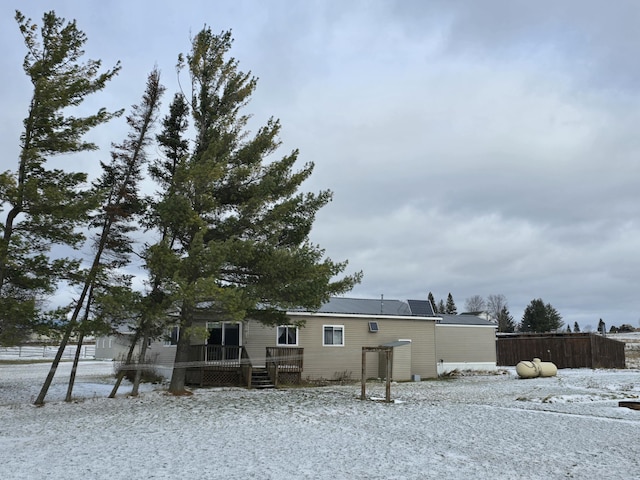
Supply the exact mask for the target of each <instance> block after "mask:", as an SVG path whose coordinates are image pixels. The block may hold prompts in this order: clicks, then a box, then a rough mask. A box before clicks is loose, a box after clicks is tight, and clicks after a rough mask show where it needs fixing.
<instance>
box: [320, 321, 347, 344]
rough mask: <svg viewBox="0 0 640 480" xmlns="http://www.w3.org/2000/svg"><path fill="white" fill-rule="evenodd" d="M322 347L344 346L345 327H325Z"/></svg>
mask: <svg viewBox="0 0 640 480" xmlns="http://www.w3.org/2000/svg"><path fill="white" fill-rule="evenodd" d="M322 329H323V336H322V345H323V346H338V347H342V346H344V326H343V325H324V326H323V327H322Z"/></svg>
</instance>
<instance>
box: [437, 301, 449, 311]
mask: <svg viewBox="0 0 640 480" xmlns="http://www.w3.org/2000/svg"><path fill="white" fill-rule="evenodd" d="M438 313H447V307H445V306H444V301H443V300H442V299H440V301H439V302H438Z"/></svg>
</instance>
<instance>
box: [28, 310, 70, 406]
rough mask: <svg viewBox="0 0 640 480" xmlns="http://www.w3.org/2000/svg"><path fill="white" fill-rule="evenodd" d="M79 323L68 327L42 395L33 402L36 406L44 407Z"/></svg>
mask: <svg viewBox="0 0 640 480" xmlns="http://www.w3.org/2000/svg"><path fill="white" fill-rule="evenodd" d="M76 324H77V322H75V321H73V320H72V321H70V322H69V324H68V325H67V329H66V331H65V332H64V335H63V336H62V340H61V341H60V346H59V347H58V351H57V352H56V356H55V358H54V359H53V362H51V368H49V373H48V374H47V378H46V379H45V381H44V384H43V385H42V388H41V389H40V393H39V394H38V398H36V401H35V402H33V404H34V405H37V406H42V405H44V398H45V397H46V396H47V392H48V391H49V387H50V386H51V382H53V377H54V376H55V374H56V370H57V369H58V365H59V364H60V360H61V359H62V354H63V353H64V349H65V348H66V347H67V343H69V338H70V337H71V333H72V332H73V329H74V327H75V326H76Z"/></svg>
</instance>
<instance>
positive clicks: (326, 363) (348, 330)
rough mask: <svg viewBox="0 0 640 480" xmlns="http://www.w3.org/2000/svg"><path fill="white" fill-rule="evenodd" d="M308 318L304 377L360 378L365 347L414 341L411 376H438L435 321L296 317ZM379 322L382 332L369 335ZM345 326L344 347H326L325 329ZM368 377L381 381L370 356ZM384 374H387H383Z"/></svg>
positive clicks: (375, 361) (303, 335) (301, 334)
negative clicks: (363, 348) (370, 329)
mask: <svg viewBox="0 0 640 480" xmlns="http://www.w3.org/2000/svg"><path fill="white" fill-rule="evenodd" d="M295 319H296V320H299V319H305V320H306V326H305V327H304V328H301V329H300V330H299V346H301V347H303V348H304V371H303V378H305V379H306V378H309V379H319V378H325V379H333V378H336V377H341V376H345V375H347V376H350V377H351V378H352V379H354V380H358V379H360V376H361V372H362V347H363V346H366V347H376V346H379V345H382V344H385V343H388V342H394V341H397V340H398V339H401V338H402V339H411V340H412V341H413V343H412V345H411V350H410V355H411V374H417V375H421V376H423V377H425V378H429V377H435V376H437V371H436V357H435V345H434V338H435V335H434V331H435V328H434V327H435V323H434V321H433V320H427V319H416V320H413V319H412V320H403V319H385V318H375V319H374V318H367V317H363V318H345V317H337V316H326V317H325V316H321V315H316V316H308V317H299V316H296V317H295ZM372 320H375V321H377V322H378V327H379V331H378V332H377V333H372V332H369V323H368V322H369V321H372ZM324 325H343V326H344V346H323V345H322V343H323V335H324V331H323V326H324ZM367 355H368V357H367V376H368V377H373V378H377V377H380V376H381V373H380V372H378V368H377V364H378V359H377V358H376V357H375V354H373V353H371V354H367ZM382 374H383V373H382Z"/></svg>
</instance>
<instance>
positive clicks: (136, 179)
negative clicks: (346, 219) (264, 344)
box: [0, 11, 362, 404]
mask: <svg viewBox="0 0 640 480" xmlns="http://www.w3.org/2000/svg"><path fill="white" fill-rule="evenodd" d="M15 19H16V22H17V24H18V28H19V30H20V32H21V33H22V36H23V39H24V44H25V46H26V55H25V58H24V62H23V68H24V71H25V73H26V75H27V77H28V79H29V81H30V83H31V86H32V96H31V99H30V102H29V106H28V110H27V114H26V117H25V118H24V120H23V130H22V133H21V135H20V139H19V142H20V143H19V146H20V148H19V157H18V158H17V162H16V167H15V169H14V170H9V171H5V172H3V173H1V174H0V197H1V199H2V212H1V213H2V215H3V219H2V224H1V226H0V229H1V230H0V344H2V345H10V344H16V343H19V342H20V341H22V340H23V339H25V338H26V337H27V336H28V335H30V334H31V333H32V332H37V333H42V334H46V335H50V336H51V335H54V334H57V335H59V337H60V341H61V345H60V350H59V352H58V355H57V356H56V358H55V359H54V362H53V363H52V366H51V370H50V372H49V375H48V376H47V379H46V380H45V382H44V385H43V387H42V390H41V392H40V394H39V396H38V398H37V399H36V402H35V403H36V404H42V403H43V402H44V399H45V396H46V394H47V391H48V388H49V385H50V384H51V381H52V379H53V376H54V375H55V372H56V368H57V365H58V363H59V361H60V358H61V354H62V351H63V350H64V347H65V345H66V344H67V342H68V341H69V339H70V338H71V337H72V336H77V337H78V340H79V342H80V343H81V342H82V340H83V337H84V336H86V335H89V334H91V335H97V334H105V333H109V332H112V331H113V330H114V329H115V328H117V327H118V325H121V324H127V325H129V326H130V328H131V329H132V330H133V333H134V343H136V342H137V341H138V340H144V341H142V342H141V345H143V346H146V345H147V343H148V340H150V339H153V338H160V337H161V336H162V335H163V334H164V332H165V331H166V329H167V327H168V326H169V325H178V326H179V327H180V329H181V332H182V335H181V336H180V340H179V342H178V348H177V354H176V362H175V365H176V366H175V368H174V371H173V375H172V378H171V385H170V391H171V392H173V393H181V392H182V391H183V390H184V382H185V371H186V370H185V367H184V365H185V364H186V361H187V360H188V358H187V356H188V352H187V348H188V346H189V338H190V336H193V335H196V334H197V333H198V330H197V328H196V327H195V323H194V318H195V316H196V314H197V312H198V310H200V309H201V308H202V306H203V305H205V304H206V307H207V311H208V312H210V314H211V315H213V316H215V318H217V319H219V320H220V321H242V320H244V319H245V318H253V319H256V320H259V321H261V322H263V323H265V324H278V323H281V322H282V321H284V312H285V311H286V310H287V309H290V308H293V307H296V308H300V307H302V308H307V309H310V310H313V309H317V308H319V307H320V305H321V304H322V303H324V302H326V301H327V300H328V299H329V297H330V296H332V295H336V294H341V293H345V292H347V291H349V290H351V289H352V288H353V286H354V285H355V284H357V283H358V282H360V280H361V278H362V273H361V272H357V273H354V274H351V275H346V274H344V271H345V269H346V267H347V261H339V262H336V261H333V260H331V259H330V258H328V257H327V256H326V255H325V251H324V250H323V249H322V248H321V247H320V246H319V245H316V244H314V243H313V242H311V240H310V238H309V234H310V231H311V227H312V225H313V222H314V220H315V216H316V213H317V212H318V210H319V209H321V208H322V207H324V206H325V205H326V204H328V203H329V202H330V201H331V198H332V193H331V191H330V190H324V191H320V192H318V193H301V192H300V191H299V189H300V187H301V184H302V183H303V182H304V181H305V180H306V179H308V178H309V176H310V175H311V174H312V172H313V169H314V165H313V163H305V164H303V165H302V167H301V168H297V167H296V165H297V164H298V156H299V152H298V150H295V149H294V150H291V151H289V152H288V153H285V154H281V153H278V152H279V150H280V147H281V142H280V140H279V133H280V130H281V125H280V122H279V121H278V120H277V119H274V118H271V119H269V120H268V121H267V122H266V124H265V125H263V126H261V127H260V128H258V129H257V131H255V132H251V131H249V130H248V128H247V123H248V120H249V118H250V115H249V114H248V113H246V112H245V108H246V107H247V105H248V104H249V101H250V99H251V95H252V94H253V93H254V91H255V89H256V86H257V79H256V78H255V77H254V76H252V74H251V72H245V71H242V70H241V69H240V66H239V62H238V61H237V60H236V59H235V58H233V57H232V56H230V50H231V47H232V43H233V38H232V35H231V32H229V31H222V32H221V33H219V34H216V33H213V32H212V30H211V29H210V28H209V27H206V26H205V27H204V28H203V29H202V30H201V31H200V32H198V33H197V34H196V35H195V36H194V37H193V39H192V42H191V49H190V51H189V52H188V53H187V54H179V55H178V56H177V57H178V75H179V76H180V77H181V78H182V77H186V81H185V79H184V78H182V80H181V82H180V83H181V85H186V86H187V88H186V91H183V90H180V91H178V92H175V93H174V95H173V97H172V99H171V101H170V103H169V106H168V110H167V111H166V112H165V113H164V115H163V114H162V112H161V110H162V109H161V101H162V98H163V96H164V94H165V87H164V86H163V85H162V83H161V78H160V77H161V75H160V70H159V69H158V68H154V69H153V70H152V71H151V72H150V73H149V75H148V77H147V79H146V83H145V84H144V89H143V91H142V97H141V100H140V102H139V103H137V104H135V105H133V106H132V107H131V108H130V110H129V111H128V113H127V114H126V115H124V113H125V111H124V109H119V110H115V111H108V110H107V109H105V108H100V109H98V110H97V111H95V112H94V113H92V114H83V113H82V112H85V111H86V110H84V109H83V108H80V107H81V106H83V102H84V101H85V100H86V99H87V98H88V97H90V96H91V95H93V94H96V93H98V92H100V91H102V90H103V89H104V88H105V87H106V86H107V84H108V82H109V81H111V80H112V79H113V78H114V77H115V76H116V75H117V74H118V73H119V72H120V70H121V65H120V64H119V63H117V64H116V65H114V66H113V67H111V68H107V69H104V68H103V66H102V63H101V61H99V60H91V59H89V60H86V59H85V58H84V54H85V51H84V48H85V43H86V41H87V37H86V35H85V34H84V32H82V31H81V30H80V29H78V27H77V25H76V22H75V21H66V20H65V19H63V18H60V17H58V16H57V15H56V14H55V12H53V11H51V12H48V13H45V14H44V16H43V18H42V24H41V25H40V26H39V25H37V24H35V23H34V22H32V21H31V19H28V18H26V17H25V16H24V15H22V13H20V12H19V11H16V15H15ZM142 84H143V82H142V79H141V86H142ZM141 90H142V89H141ZM122 116H124V120H125V121H126V123H127V125H128V129H129V132H128V134H127V135H126V137H125V138H124V139H122V140H121V141H119V142H117V141H115V140H114V141H113V143H112V148H111V152H110V154H109V157H108V158H106V159H104V160H102V161H100V168H101V172H102V173H101V175H100V176H99V178H97V179H96V180H94V181H92V182H91V183H90V184H89V183H88V182H89V178H88V174H87V173H86V172H83V171H73V170H74V169H75V168H76V167H77V166H78V165H81V163H80V162H79V161H78V159H82V160H85V159H86V155H84V154H86V153H87V152H90V151H93V150H96V149H97V145H96V144H94V143H92V142H90V141H88V140H86V135H87V134H88V133H89V132H90V131H91V130H92V129H94V128H95V127H97V126H99V125H102V124H105V123H107V122H111V121H116V119H118V118H120V117H122ZM152 147H153V148H152ZM149 152H160V153H159V154H158V155H155V156H153V157H152V156H151V155H150V154H149ZM70 154H72V155H70ZM54 158H59V159H60V160H65V161H66V163H65V167H64V168H54V167H52V166H51V160H52V159H54ZM143 182H147V183H148V182H152V183H153V185H155V192H153V193H146V192H144V191H143V189H142V187H141V185H142V184H143ZM140 238H143V239H144V240H140ZM61 248H63V249H65V251H71V252H73V253H71V254H67V255H60V254H59V252H60V251H61ZM87 252H90V253H89V254H87ZM134 262H138V263H137V264H136V263H134ZM138 265H139V266H140V267H141V268H142V269H143V271H144V272H145V275H146V280H145V288H144V290H139V289H135V288H134V287H133V276H132V275H130V274H128V273H127V268H129V267H132V266H135V267H137V266H138ZM60 288H67V289H73V291H74V292H75V294H74V298H73V299H72V300H71V301H70V302H69V303H68V304H67V305H62V306H57V307H55V308H50V307H48V305H49V302H50V300H51V298H52V296H54V295H55V293H56V291H58V290H59V289H60ZM143 348H144V347H143ZM78 350H79V349H78ZM132 355H133V347H132V349H131V350H130V351H129V355H128V361H129V362H132V361H133V359H132ZM141 356H144V351H143V352H142V353H141ZM76 365H77V359H76ZM73 372H75V367H74V369H73ZM73 376H74V373H72V376H71V378H70V381H69V390H68V395H67V399H68V400H69V399H70V397H71V391H72V386H73ZM120 380H121V378H120V379H119V380H118V383H119V381H120ZM116 389H117V386H116ZM135 389H136V385H134V390H135ZM134 393H135V392H134Z"/></svg>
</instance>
